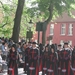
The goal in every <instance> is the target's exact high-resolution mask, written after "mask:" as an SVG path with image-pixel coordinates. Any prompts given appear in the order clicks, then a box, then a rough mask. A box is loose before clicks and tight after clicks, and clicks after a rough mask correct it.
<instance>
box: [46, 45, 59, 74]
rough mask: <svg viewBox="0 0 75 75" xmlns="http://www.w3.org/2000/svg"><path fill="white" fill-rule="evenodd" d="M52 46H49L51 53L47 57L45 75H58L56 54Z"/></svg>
mask: <svg viewBox="0 0 75 75" xmlns="http://www.w3.org/2000/svg"><path fill="white" fill-rule="evenodd" d="M54 49H55V48H54V45H51V52H50V53H49V57H48V63H47V64H48V67H47V75H58V74H57V54H56V53H55V50H54Z"/></svg>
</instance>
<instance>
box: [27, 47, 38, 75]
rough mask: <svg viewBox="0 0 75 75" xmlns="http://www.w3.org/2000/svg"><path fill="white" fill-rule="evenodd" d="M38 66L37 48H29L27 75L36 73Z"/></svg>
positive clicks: (36, 74) (35, 74)
mask: <svg viewBox="0 0 75 75" xmlns="http://www.w3.org/2000/svg"><path fill="white" fill-rule="evenodd" d="M38 68H39V66H38V49H37V48H32V49H31V50H30V58H29V70H28V74H27V75H38V73H39V70H38Z"/></svg>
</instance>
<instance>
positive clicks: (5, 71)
mask: <svg viewBox="0 0 75 75" xmlns="http://www.w3.org/2000/svg"><path fill="white" fill-rule="evenodd" d="M18 73H19V74H18V75H27V74H24V71H23V68H19V69H18ZM0 75H7V70H4V72H3V73H0ZM39 75H41V72H40V73H39Z"/></svg>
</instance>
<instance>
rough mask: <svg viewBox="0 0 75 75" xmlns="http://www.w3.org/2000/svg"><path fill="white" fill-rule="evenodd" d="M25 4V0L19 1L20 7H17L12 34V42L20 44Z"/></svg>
mask: <svg viewBox="0 0 75 75" xmlns="http://www.w3.org/2000/svg"><path fill="white" fill-rule="evenodd" d="M24 3H25V0H18V6H17V10H16V14H15V19H14V28H13V34H12V40H13V41H14V42H18V39H19V33H20V24H21V16H22V12H23V7H24Z"/></svg>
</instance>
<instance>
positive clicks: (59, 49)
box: [57, 44, 62, 75]
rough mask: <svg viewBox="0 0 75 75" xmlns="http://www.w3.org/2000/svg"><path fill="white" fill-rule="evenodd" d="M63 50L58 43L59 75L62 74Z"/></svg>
mask: <svg viewBox="0 0 75 75" xmlns="http://www.w3.org/2000/svg"><path fill="white" fill-rule="evenodd" d="M61 51H62V48H61V44H59V45H58V48H57V54H58V75H61V66H62V64H61V62H62V61H61V60H62V58H61Z"/></svg>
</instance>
